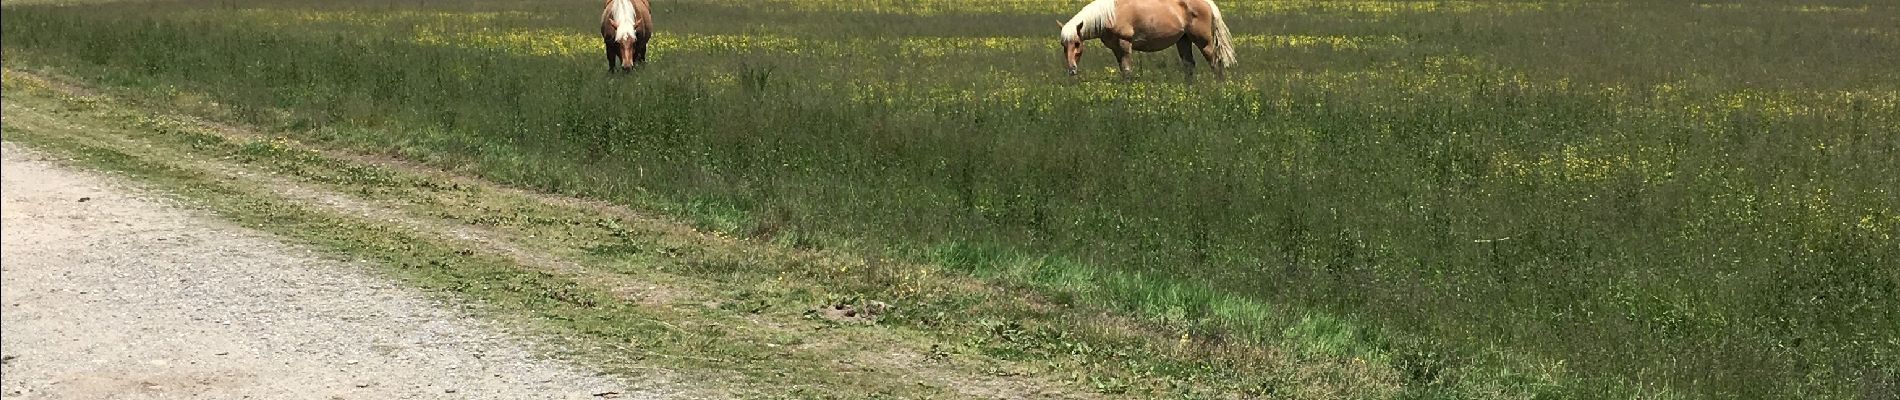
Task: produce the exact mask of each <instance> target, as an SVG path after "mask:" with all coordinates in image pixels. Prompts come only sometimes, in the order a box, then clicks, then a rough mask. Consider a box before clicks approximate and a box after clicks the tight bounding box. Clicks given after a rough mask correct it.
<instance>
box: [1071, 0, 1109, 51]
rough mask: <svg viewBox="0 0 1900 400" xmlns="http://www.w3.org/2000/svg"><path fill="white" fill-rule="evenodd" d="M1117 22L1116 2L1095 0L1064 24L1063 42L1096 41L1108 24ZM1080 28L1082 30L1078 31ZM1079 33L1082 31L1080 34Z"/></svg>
mask: <svg viewBox="0 0 1900 400" xmlns="http://www.w3.org/2000/svg"><path fill="white" fill-rule="evenodd" d="M1114 21H1115V0H1095V1H1094V2H1091V3H1089V5H1088V6H1084V7H1082V11H1081V12H1077V13H1075V17H1073V18H1069V22H1065V23H1063V24H1062V33H1061V35H1062V41H1064V42H1073V41H1079V40H1088V39H1094V38H1098V37H1101V36H1102V31H1104V30H1107V29H1108V24H1110V23H1112V22H1114ZM1078 26H1080V28H1081V29H1077V27H1078ZM1077 31H1081V32H1080V33H1079V34H1078V33H1077Z"/></svg>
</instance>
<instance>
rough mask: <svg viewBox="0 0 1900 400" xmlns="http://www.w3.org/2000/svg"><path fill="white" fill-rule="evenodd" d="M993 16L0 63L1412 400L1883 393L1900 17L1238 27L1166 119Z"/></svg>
mask: <svg viewBox="0 0 1900 400" xmlns="http://www.w3.org/2000/svg"><path fill="white" fill-rule="evenodd" d="M821 4H830V5H835V7H836V8H851V7H852V6H851V5H853V4H870V2H868V1H866V2H848V1H847V2H831V3H821ZM986 4H987V3H986ZM1009 4H1029V5H1028V6H1020V7H1016V8H1008V7H1005V9H989V8H985V10H984V11H980V12H972V13H967V14H966V13H955V12H952V13H944V14H939V13H906V12H870V11H851V10H844V11H836V12H826V11H815V10H789V9H775V8H772V7H764V6H758V7H743V6H735V5H731V4H725V3H721V2H701V1H678V2H666V3H664V4H659V5H656V7H657V8H656V10H655V12H656V14H657V15H658V16H659V19H658V21H659V30H660V35H662V36H661V37H660V39H658V40H659V41H658V42H656V47H655V49H654V52H655V55H654V57H655V58H654V61H655V63H654V65H653V66H651V67H650V68H648V69H646V70H644V71H642V72H641V73H639V74H635V75H633V76H626V77H620V78H611V79H610V78H607V77H605V76H604V74H603V72H604V67H603V65H602V64H603V63H604V61H603V60H601V59H600V57H597V56H596V55H595V51H597V50H594V49H593V48H591V47H586V48H580V49H578V50H572V51H563V50H561V49H571V48H572V47H573V46H572V45H565V44H563V43H582V44H583V45H584V44H585V40H586V39H585V37H584V36H585V35H586V33H587V32H588V31H589V29H588V28H587V26H588V24H589V23H590V19H591V18H593V16H594V15H596V13H597V10H593V9H591V7H595V6H597V5H595V4H592V3H589V2H572V3H571V4H570V3H542V2H519V3H517V2H507V1H489V2H479V3H474V4H468V5H458V6H457V8H454V9H449V8H446V7H448V6H446V5H435V4H427V3H425V4H420V5H411V4H405V5H400V6H390V5H382V3H370V2H361V3H353V2H338V3H326V4H325V5H322V6H310V5H304V4H302V3H300V2H272V1H265V2H246V3H231V2H217V1H181V2H166V3H140V4H138V5H130V6H123V7H108V8H77V7H53V6H25V5H9V6H8V8H7V12H6V14H5V16H4V17H3V18H4V22H5V23H4V26H0V30H3V31H4V38H5V39H4V41H5V42H4V43H5V49H6V52H7V56H8V57H7V59H8V61H7V62H8V63H9V64H10V65H30V66H34V67H48V68H54V69H57V70H61V71H66V72H68V73H71V74H74V75H76V76H81V77H83V78H85V79H87V80H92V81H97V82H104V83H108V84H113V85H121V86H127V87H135V88H143V90H147V91H148V92H154V93H166V92H168V91H169V92H179V93H203V94H205V95H206V96H209V97H210V100H212V101H216V102H219V103H222V104H224V105H225V106H228V107H229V110H231V111H229V113H228V114H226V115H223V116H222V117H223V118H227V119H230V120H233V121H240V122H245V123H250V124H259V125H267V126H276V127H280V128H282V129H283V130H284V131H285V132H287V133H288V134H291V135H294V136H296V137H298V138H300V139H305V140H310V141H318V142H323V143H327V144H328V145H332V146H339V147H350V148H358V149H366V150H369V151H377V152H382V153H385V154H390V155H396V156H400V157H403V158H407V159H413V160H418V161H423V162H426V163H430V164H434V165H439V166H446V167H453V168H458V169H461V170H463V171H466V172H469V173H474V174H479V175H481V176H484V177H487V178H489V179H493V180H496V181H500V182H505V183H507V184H511V185H515V186H519V187H525V188H533V189H539V190H545V191H550V192H556V193H569V194H576V195H581V196H586V197H595V198H601V199H607V200H611V201H615V202H619V203H624V204H629V205H633V206H635V207H638V208H642V209H649V210H657V211H663V212H666V213H670V214H674V215H679V216H683V217H685V218H688V219H690V220H692V221H694V222H695V223H696V224H697V225H698V226H699V227H701V228H703V229H707V230H711V231H717V232H722V233H724V234H728V235H735V236H741V237H747V238H752V239H756V240H759V241H769V242H773V243H780V244H784V245H788V246H794V247H808V248H809V247H818V248H829V249H841V250H848V251H854V252H860V253H863V254H872V255H881V256H895V257H899V258H900V259H903V260H909V261H916V262H924V263H927V264H930V265H933V266H941V267H942V268H945V269H948V270H950V271H953V272H957V273H963V274H969V275H973V276H977V277H982V278H984V279H989V280H993V281H996V282H1002V283H1006V284H1009V285H1016V286H1019V287H1022V288H1026V289H1031V290H1034V291H1036V292H1038V293H1043V294H1044V295H1046V296H1048V297H1049V298H1051V299H1055V300H1056V301H1060V302H1063V303H1066V304H1075V305H1078V306H1089V307H1101V308H1104V309H1109V310H1117V311H1119V312H1121V313H1125V314H1126V315H1130V316H1133V317H1134V318H1137V319H1139V320H1141V321H1145V322H1146V323H1151V324H1155V325H1158V326H1164V327H1167V328H1168V329H1171V330H1173V331H1176V332H1181V333H1184V334H1187V335H1188V336H1191V337H1193V338H1196V339H1199V340H1202V341H1206V342H1217V343H1232V344H1235V345H1238V346H1281V345H1286V346H1289V347H1290V348H1293V349H1297V350H1298V352H1299V354H1301V355H1302V357H1315V358H1326V357H1331V358H1333V359H1337V360H1352V359H1369V360H1373V361H1375V362H1377V363H1379V364H1378V365H1381V366H1382V368H1385V367H1389V368H1391V369H1392V370H1393V371H1396V372H1394V373H1397V374H1400V375H1403V376H1406V377H1408V379H1410V380H1409V381H1407V383H1406V385H1405V391H1404V392H1403V393H1406V394H1407V395H1410V396H1418V397H1434V396H1445V397H1480V396H1482V395H1481V394H1477V393H1473V392H1470V391H1465V392H1460V391H1458V390H1463V389H1468V388H1470V387H1473V386H1460V385H1465V384H1466V383H1467V382H1462V381H1459V380H1468V381H1473V382H1476V381H1483V382H1521V383H1519V384H1517V386H1514V387H1516V388H1517V389H1520V390H1524V392H1531V393H1545V394H1548V395H1550V396H1555V397H1607V396H1618V395H1619V394H1622V393H1625V392H1623V390H1625V389H1626V388H1636V389H1630V390H1639V391H1641V392H1642V393H1644V394H1647V395H1663V396H1677V395H1679V396H1685V397H1714V398H1730V397H1743V398H1763V397H1775V398H1854V397H1857V396H1858V397H1876V396H1878V395H1880V394H1881V393H1889V394H1890V393H1892V390H1893V389H1892V387H1894V385H1896V381H1900V378H1896V376H1900V339H1897V338H1896V337H1897V336H1900V300H1896V299H1900V268H1896V267H1895V266H1896V265H1900V259H1897V258H1900V257H1896V256H1897V255H1900V241H1896V240H1894V235H1895V234H1896V233H1900V193H1896V190H1900V94H1897V93H1900V77H1896V76H1895V74H1894V73H1893V72H1892V71H1893V68H1892V67H1891V66H1892V65H1900V59H1896V57H1900V31H1896V30H1895V28H1894V27H1893V24H1892V23H1891V22H1892V21H1893V20H1894V19H1895V18H1900V7H1896V6H1895V5H1892V4H1886V3H1881V2H1845V1H1837V2H1810V3H1801V4H1783V3H1778V2H1732V3H1713V4H1697V3H1691V2H1678V1H1644V2H1476V3H1452V2H1405V1H1394V2H1363V3H1340V4H1361V6H1328V5H1326V4H1329V3H1320V2H1264V1H1230V2H1223V4H1222V8H1223V9H1224V10H1226V11H1227V12H1228V13H1229V14H1230V18H1229V19H1230V23H1231V24H1233V29H1234V31H1235V32H1237V33H1239V34H1242V35H1243V37H1244V35H1280V36H1272V37H1268V38H1264V39H1259V40H1258V41H1256V42H1247V43H1252V44H1248V45H1244V46H1242V48H1241V52H1240V58H1241V62H1242V64H1241V65H1240V66H1239V68H1238V69H1237V70H1236V71H1235V73H1234V75H1235V76H1234V77H1233V79H1232V80H1231V81H1229V82H1213V81H1211V80H1210V81H1203V82H1198V83H1196V84H1192V85H1187V84H1183V83H1181V82H1180V80H1181V78H1180V77H1179V75H1178V74H1177V73H1175V71H1174V69H1173V64H1172V61H1171V60H1170V59H1169V56H1166V55H1148V56H1144V57H1141V58H1139V60H1138V61H1139V62H1138V63H1137V68H1138V70H1139V71H1140V76H1139V77H1138V78H1137V79H1135V80H1134V81H1132V82H1121V81H1118V80H1116V79H1113V78H1112V74H1110V73H1109V72H1108V70H1107V65H1108V63H1107V62H1106V61H1105V58H1106V56H1105V55H1104V53H1106V52H1105V51H1102V50H1100V49H1090V50H1089V52H1088V53H1087V54H1085V62H1086V68H1085V71H1084V73H1085V76H1084V77H1083V78H1082V79H1080V80H1071V79H1067V78H1064V77H1061V76H1060V72H1061V71H1060V68H1059V66H1058V65H1057V61H1056V59H1057V57H1056V51H1055V47H1054V38H1053V35H1051V34H1050V33H1052V32H1053V29H1052V28H1050V26H1051V25H1052V24H1050V23H1049V22H1050V21H1051V20H1053V19H1057V18H1062V17H1065V15H1060V14H1061V13H1056V12H1053V11H1048V10H1061V9H1065V7H1061V6H1060V5H1055V6H1047V7H1044V6H1038V5H1037V4H1042V3H1034V2H1022V3H1009ZM1426 4H1433V6H1425V5H1426ZM1440 4H1442V5H1444V6H1437V5H1440ZM1459 4H1464V5H1463V6H1459ZM1525 5H1531V6H1535V7H1534V8H1533V9H1526V8H1525ZM413 9H425V10H427V11H431V12H442V13H446V14H445V15H437V14H430V13H396V11H403V10H413ZM898 9H899V10H901V9H902V8H901V7H899V8H898ZM311 10H317V11H339V10H361V11H363V12H362V13H359V14H335V13H332V14H315V13H312V12H311ZM490 11H521V12H517V13H506V12H503V13H498V14H476V13H477V12H490ZM476 15H487V16H483V17H476ZM484 29H487V30H486V31H484ZM556 34H559V35H567V36H559V35H556ZM575 36H578V37H580V39H572V37H575ZM563 37H568V39H563ZM1304 37H1318V38H1344V39H1351V40H1332V41H1317V42H1315V41H1302V40H1300V39H1298V38H1304ZM669 38H672V39H669ZM904 39H914V40H912V41H910V42H906V41H905V40H904ZM985 39H991V40H993V41H995V42H997V43H1001V44H996V45H991V44H985V42H983V40H985ZM575 40H579V42H576V41H575ZM1353 40H1357V41H1353ZM542 42H546V43H552V44H549V45H547V46H552V47H548V48H553V49H556V51H554V52H553V53H552V54H544V53H538V52H537V50H535V49H537V47H535V46H536V45H535V43H542ZM918 43H922V44H918ZM943 43H949V44H943ZM1018 43H1020V44H1018ZM1348 43H1357V44H1348ZM1243 44H1246V43H1243ZM562 46H567V47H562ZM953 46H961V48H954V49H952V48H951V47H953ZM160 97H161V98H162V96H160ZM611 253H614V252H611V251H607V252H603V253H602V254H611ZM868 286H873V285H867V287H868ZM1524 365H1530V366H1539V367H1538V368H1543V369H1545V370H1547V371H1548V370H1550V369H1551V368H1555V367H1551V366H1561V367H1560V368H1557V369H1558V370H1559V372H1555V373H1552V374H1554V376H1561V378H1560V379H1541V378H1540V379H1533V378H1522V377H1519V376H1517V375H1518V374H1522V375H1525V376H1533V375H1537V374H1536V373H1528V374H1527V373H1524V372H1518V373H1515V374H1514V373H1512V372H1511V371H1512V370H1511V369H1510V366H1524ZM1447 371H1449V372H1447ZM1549 382H1556V383H1549ZM1547 383H1548V384H1552V385H1558V386H1560V387H1558V388H1554V389H1537V390H1531V389H1526V388H1536V387H1539V386H1538V385H1544V384H1547ZM1104 385H1107V386H1113V384H1111V383H1104ZM1105 388H1106V386H1105ZM1445 388H1451V389H1445ZM1461 388H1463V389H1461ZM1520 393H1523V392H1520Z"/></svg>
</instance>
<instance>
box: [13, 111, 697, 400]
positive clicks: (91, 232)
mask: <svg viewBox="0 0 1900 400" xmlns="http://www.w3.org/2000/svg"><path fill="white" fill-rule="evenodd" d="M0 159H4V165H3V166H0V168H3V169H0V171H3V172H0V181H3V182H0V198H3V200H4V201H3V202H0V214H4V218H0V219H3V220H4V222H3V224H0V232H3V235H0V248H3V250H4V251H0V260H4V266H3V267H0V268H3V269H4V272H3V273H0V353H4V354H3V355H0V358H4V360H5V361H4V362H3V364H4V365H3V366H0V395H3V396H5V397H6V398H9V399H13V398H21V399H38V398H58V399H143V398H213V399H237V398H256V399H434V398H454V399H461V398H472V399H551V398H571V399H600V398H623V399H624V398H661V397H666V396H662V394H661V393H659V392H655V391H640V392H636V391H632V390H628V389H627V387H626V385H627V383H626V382H623V381H620V380H617V379H614V378H611V377H606V376H602V375H600V374H599V373H597V372H593V371H591V370H588V369H585V368H580V367H577V366H573V365H569V364H564V363H561V362H558V361H554V360H548V359H545V358H540V357H537V356H535V353H534V352H533V351H531V350H529V348H528V346H527V345H525V344H524V343H523V342H522V341H521V339H519V338H514V337H510V336H508V335H506V334H503V333H499V332H497V331H496V330H495V329H494V328H495V325H494V324H489V323H484V322H481V321H479V320H476V319H473V318H472V317H471V316H469V315H467V314H466V313H463V312H459V311H456V310H455V308H454V307H452V306H447V305H444V304H442V303H440V302H437V301H433V300H430V299H428V298H427V297H425V296H423V295H422V294H421V293H419V292H418V291H416V290H414V289H411V288H407V287H404V286H402V285H400V284H398V283H395V282H391V281H388V280H386V279H383V278H380V277H376V276H374V275H373V274H371V273H369V272H367V271H366V270H365V268H364V267H362V266H360V265H352V264H350V263H347V262H341V261H335V260H334V259H332V258H328V257H324V256H322V255H319V254H317V253H314V252H313V251H311V250H310V249H306V248H303V247H300V246H297V245H291V244H286V243H283V242H281V241H280V240H279V239H276V238H274V237H272V236H270V235H267V234H263V233H259V232H255V231H250V230H247V229H244V228H241V227H237V226H235V225H233V224H230V223H228V222H224V221H221V220H217V219H215V218H213V217H211V216H208V215H206V214H205V213H203V212H201V211H196V210H191V209H188V208H185V207H180V206H178V205H176V204H172V203H171V202H169V201H167V200H165V199H162V198H158V197H156V196H147V195H141V194H139V193H138V191H137V190H130V189H127V188H125V187H124V186H120V185H116V184H114V183H113V182H112V179H109V178H106V177H105V176H103V175H101V174H97V173H91V172H84V171H76V170H73V169H70V168H67V167H63V166H59V165H56V164H54V163H51V162H48V161H46V156H44V155H43V154H42V153H36V152H33V151H30V150H28V149H23V148H20V147H18V146H16V145H14V144H13V143H6V144H5V146H4V151H3V156H0Z"/></svg>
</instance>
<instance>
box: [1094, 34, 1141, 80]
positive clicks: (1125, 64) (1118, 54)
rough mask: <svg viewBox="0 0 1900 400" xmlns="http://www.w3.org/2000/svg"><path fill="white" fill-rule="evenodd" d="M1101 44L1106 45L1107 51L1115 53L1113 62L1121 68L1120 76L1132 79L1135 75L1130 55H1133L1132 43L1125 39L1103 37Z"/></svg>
mask: <svg viewBox="0 0 1900 400" xmlns="http://www.w3.org/2000/svg"><path fill="white" fill-rule="evenodd" d="M1102 45H1104V46H1108V51H1109V52H1111V53H1115V63H1116V64H1119V65H1120V66H1121V68H1122V78H1123V79H1133V78H1134V77H1135V64H1134V60H1133V57H1131V56H1132V55H1134V52H1135V50H1134V47H1135V45H1134V43H1129V42H1128V40H1127V39H1113V38H1107V37H1104V38H1102Z"/></svg>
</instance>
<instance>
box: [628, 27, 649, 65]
mask: <svg viewBox="0 0 1900 400" xmlns="http://www.w3.org/2000/svg"><path fill="white" fill-rule="evenodd" d="M652 36H653V35H652V34H648V33H642V34H640V38H639V39H635V40H634V41H633V63H634V65H646V62H647V39H650V38H652Z"/></svg>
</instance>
